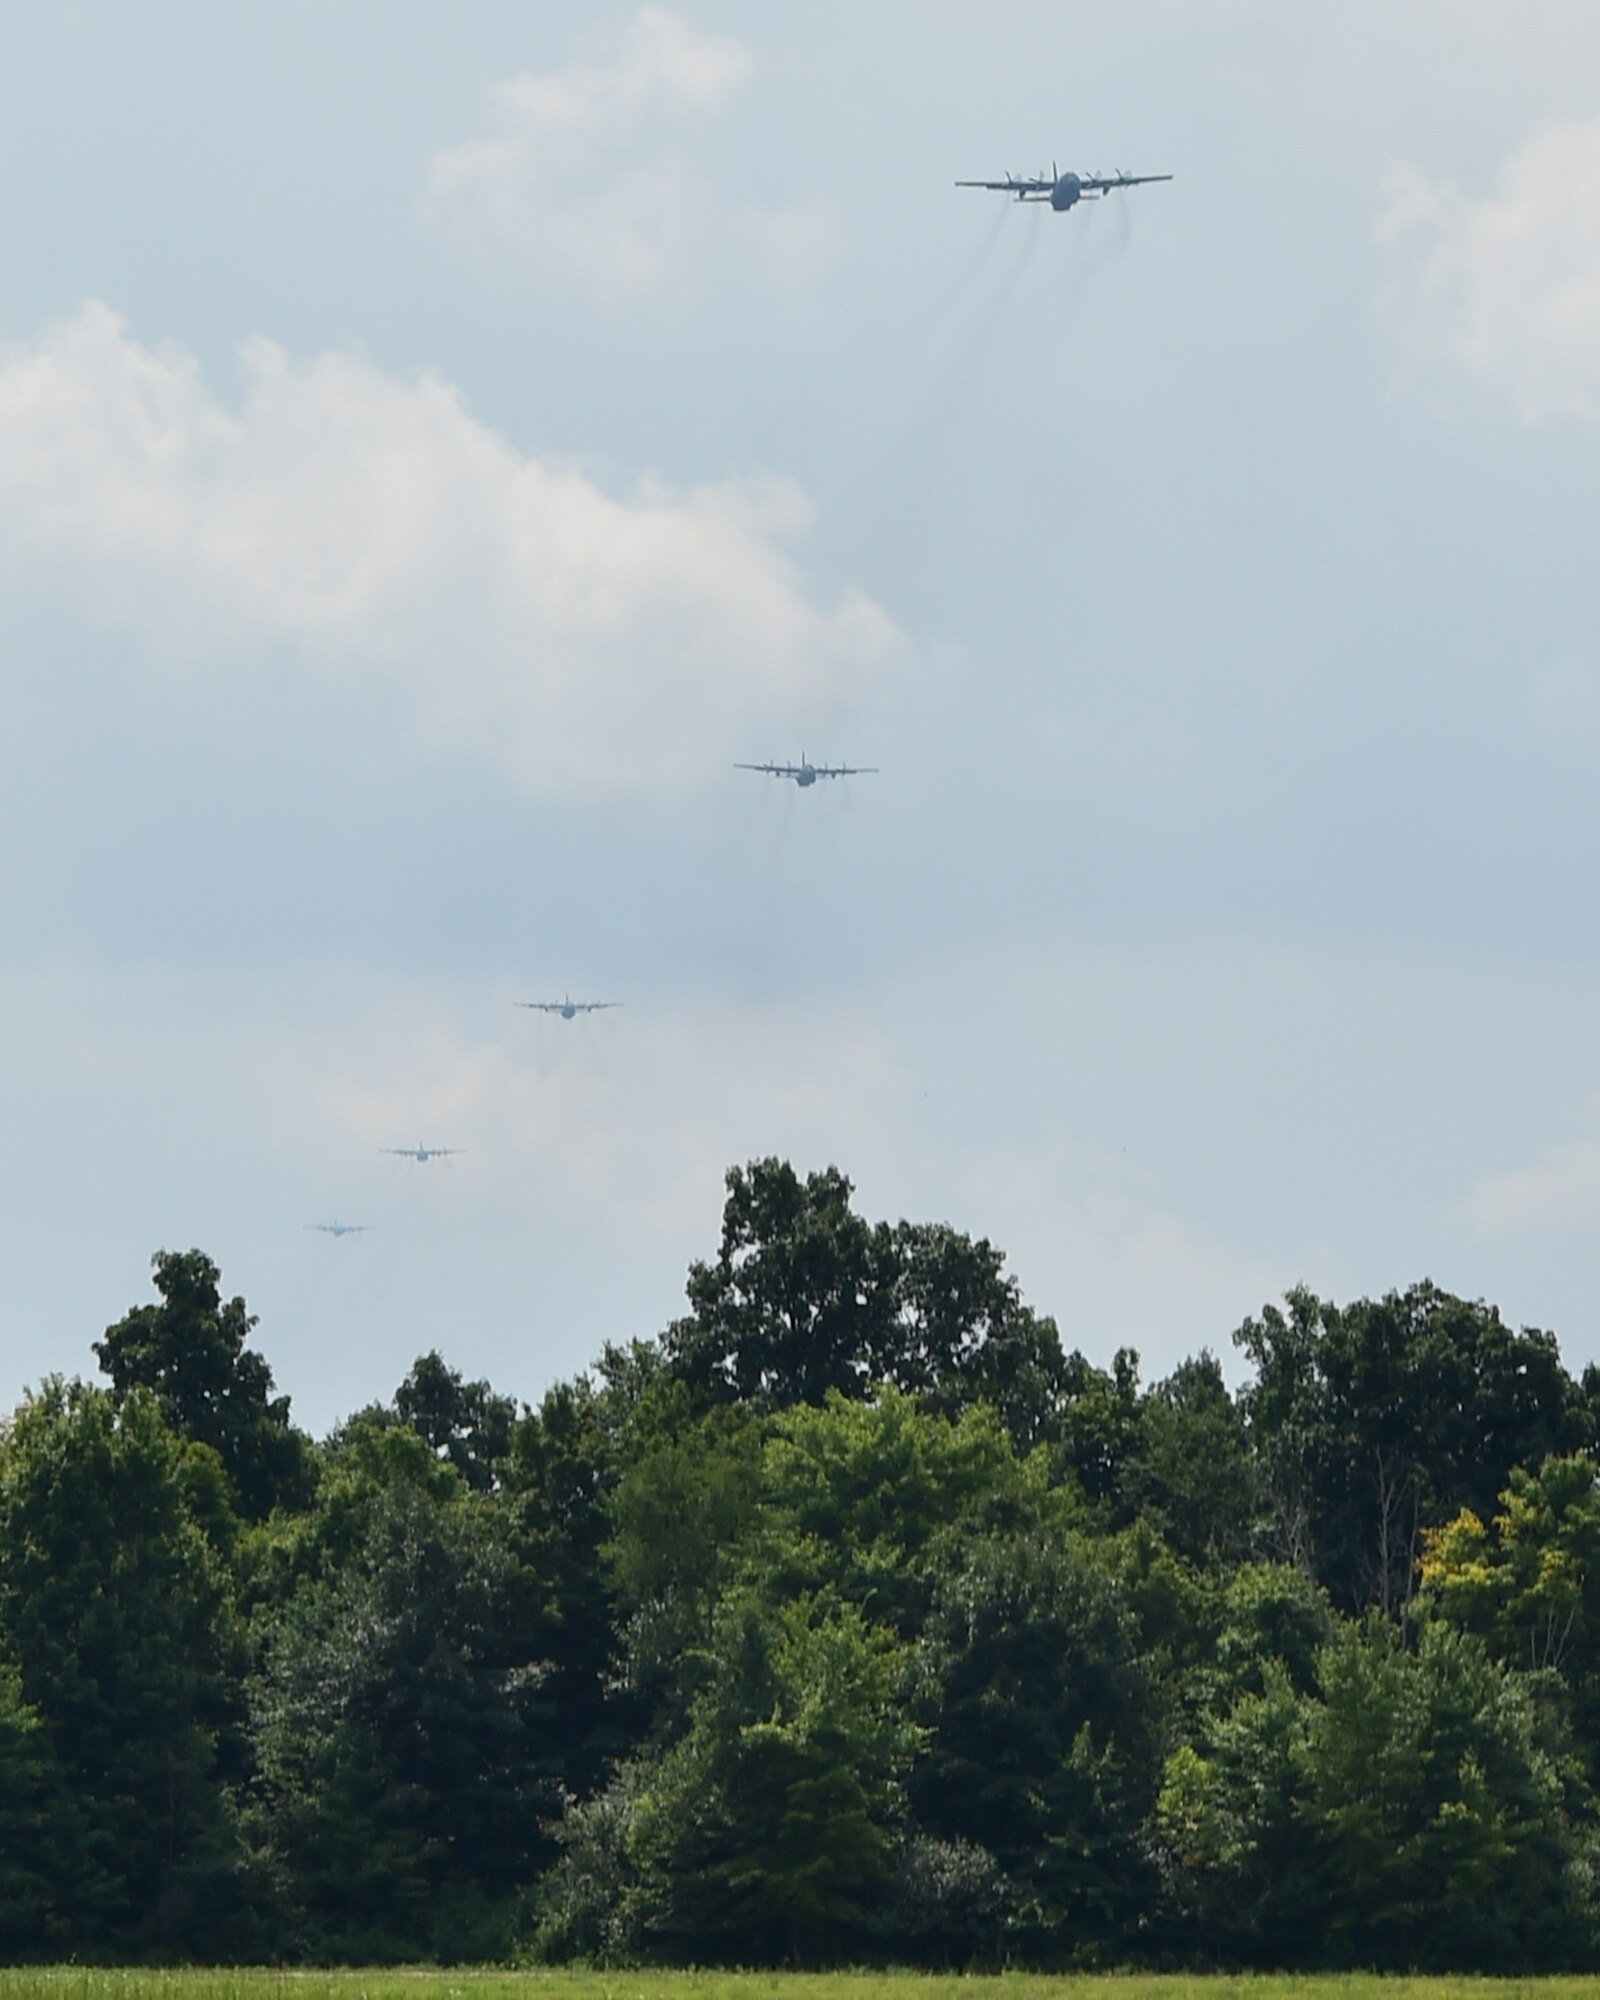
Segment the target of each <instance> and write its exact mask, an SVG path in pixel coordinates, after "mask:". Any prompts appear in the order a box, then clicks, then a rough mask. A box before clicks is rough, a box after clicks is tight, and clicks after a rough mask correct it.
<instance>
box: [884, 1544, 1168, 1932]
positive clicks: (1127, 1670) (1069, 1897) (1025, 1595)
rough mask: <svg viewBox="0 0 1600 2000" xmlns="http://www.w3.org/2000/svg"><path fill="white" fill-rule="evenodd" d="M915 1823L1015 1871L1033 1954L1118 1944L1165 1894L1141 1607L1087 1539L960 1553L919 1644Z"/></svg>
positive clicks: (1021, 1922) (1014, 1903) (1014, 1900)
mask: <svg viewBox="0 0 1600 2000" xmlns="http://www.w3.org/2000/svg"><path fill="white" fill-rule="evenodd" d="M919 1669H920V1671H919V1681H920V1687H921V1693H920V1698H919V1701H918V1707H917V1713H918V1715H919V1719H921V1720H922V1721H923V1722H924V1723H925V1724H926V1726H927V1727H928V1729H929V1731H930V1740H929V1744H928V1749H927V1752H926V1754H925V1755H924V1756H923V1758H922V1759H921V1760H920V1761H919V1763H918V1766H917V1768H916V1770H915V1772H914V1773H913V1776H912V1781H911V1796H912V1801H913V1804H914V1806H915V1810H916V1815H917V1820H918V1822H919V1824H920V1826H921V1827H922V1828H923V1830H924V1831H925V1832H927V1833H930V1834H932V1835H933V1836H934V1837H935V1838H937V1839H940V1840H945V1841H959V1842H964V1843H967V1844H969V1845H970V1846H971V1847H974V1848H978V1849H982V1850H983V1851H984V1852H986V1853H988V1854H989V1855H991V1856H992V1857H993V1858H994V1860H995V1861H996V1862H997V1863H998V1865H999V1867H1000V1868H1001V1869H1002V1870H1003V1872H1004V1875H1005V1878H1006V1882H1007V1887H1008V1895H1009V1899H1010V1910H1011V1916H1010V1925H1009V1931H1008V1938H1009V1944H1010V1948H1011V1950H1012V1951H1014V1952H1016V1953H1017V1954H1019V1955H1021V1956H1022V1957H1024V1958H1025V1959H1027V1960H1029V1961H1031V1962H1034V1963H1062V1962H1069V1961H1080V1960H1085V1959H1089V1958H1092V1957H1094V1956H1095V1955H1096V1954H1097V1953H1099V1954H1103V1953H1109V1952H1115V1951H1116V1950H1118V1949H1119V1948H1122V1947H1125V1946H1126V1944H1127V1943H1128V1942H1129V1940H1130V1939H1131V1937H1132V1935H1133V1930H1134V1926H1135V1924H1136V1921H1137V1916H1138V1912H1139V1911H1140V1909H1141V1908H1143V1907H1145V1906H1146V1905H1147V1904H1148V1902H1149V1900H1150V1898H1151V1895H1152V1893H1153V1888H1154V1882H1153V1878H1152V1877H1151V1876H1150V1875H1149V1874H1148V1873H1147V1867H1146V1863H1145V1860H1144V1858H1143V1850H1142V1845H1141V1838H1140V1836H1141V1828H1142V1826H1143V1823H1144V1821H1145V1819H1146V1816H1147V1814H1148V1812H1149V1809H1150V1807H1151V1805H1152V1804H1153V1802H1154V1798H1155V1792H1156V1786H1157V1781H1158V1778H1159V1762H1160V1760H1159V1744H1158V1736H1157V1729H1156V1722H1157V1716H1156V1704H1155V1699H1154V1695H1153V1691H1152V1689H1151V1687H1150V1685H1149V1682H1148V1680H1147V1678H1146V1674H1145V1671H1144V1665H1143V1662H1142V1660H1141V1658H1140V1654H1139V1648H1138V1634H1137V1628H1136V1625H1135V1621H1134V1619H1133V1617H1132V1616H1131V1614H1130V1613H1129V1611H1128V1609H1127V1608H1126V1606H1125V1605H1124V1604H1123V1603H1122V1601H1121V1600H1120V1597H1119V1594H1118V1592H1117V1589H1116V1586H1115V1584H1114V1582H1113V1581H1112V1579H1111V1577H1110V1576H1109V1575H1108V1573H1107V1571H1106V1569H1105V1568H1104V1567H1103V1566H1102V1565H1101V1564H1100V1563H1099V1562H1097V1561H1096V1560H1095V1559H1094V1555H1093V1553H1092V1550H1091V1548H1090V1546H1089V1545H1088V1544H1087V1543H1086V1542H1085V1541H1084V1540H1083V1539H1082V1538H1081V1537H1079V1536H1077V1535H1075V1534H1070V1533H1062V1532H1060V1531H1057V1532H1055V1533H1052V1534H1047V1535H1041V1534H1039V1533H1030V1534H1020V1535H1009V1536H1008V1535H996V1536H993V1537H987V1538H984V1539H981V1540H979V1541H976V1542H973V1543H969V1544H966V1545H964V1546H961V1547H960V1548H959V1549H958V1550H953V1551H952V1563H951V1567H950V1569H949V1571H948V1572H947V1574H946V1575H945V1576H944V1577H942V1578H941V1580H940V1584H939V1587H938V1590H937V1592H936V1595H935V1599H934V1605H933V1610H932V1613H931V1616H930V1618H929V1621H928V1626H927V1629H926V1631H925V1633H924V1636H923V1638H922V1641H921V1644H920V1647H919Z"/></svg>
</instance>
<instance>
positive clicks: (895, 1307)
mask: <svg viewBox="0 0 1600 2000" xmlns="http://www.w3.org/2000/svg"><path fill="white" fill-rule="evenodd" d="M727 1183H728V1199H727V1202H726V1204H725V1206H724V1209H723V1217H722V1242H721V1247H720V1249H719V1251H718V1254H717V1257H716V1259H715V1261H714V1262H711V1263H696V1264H694V1265H692V1266H691V1267H690V1271H689V1286H688V1290H689V1305H690V1311H689V1314H688V1316H687V1317H685V1318H683V1319H680V1320H678V1321H676V1322H675V1323H674V1325H673V1326H671V1327H670V1328H669V1329H668V1331H667V1334H666V1336H665V1339H664V1342H663V1346H664V1349H665V1352H666V1356H667V1360H668V1365H669V1367H670V1368H671V1369H672V1371H673V1372H674V1373H675V1374H676V1375H677V1376H679V1378H680V1379H682V1380H683V1381H684V1382H686V1383H687V1384H688V1385H689V1387H690V1388H691V1390H692V1391H693V1393H694V1394H695V1395H696V1397H697V1398H699V1399H702V1400H704V1399H729V1398H734V1399H737V1400H739V1401H742V1402H746V1403H753V1404H757V1405H759V1406H761V1407H763V1408H768V1409H784V1408H787V1407H789V1406H790V1405H791V1404H795V1403H812V1404H820V1403H821V1402H823V1401H824V1400H825V1398H826V1397H827V1396H828V1394H829V1393H830V1392H831V1391H837V1392H838V1393H839V1394H841V1395H844V1396H848V1397H851V1398H857V1399H859V1398H861V1397H864V1396H867V1395H869V1394H870V1393H871V1391H872V1389H873V1388H874V1387H875V1386H876V1385H877V1384H880V1383H889V1384H892V1385H893V1386H894V1387H895V1388H898V1389H900V1390H902V1391H903V1392H904V1393H906V1394H907V1395H912V1396H916V1397H918V1398H920V1399H922V1400H924V1401H925V1402H928V1403H930V1404H937V1405H938V1406H939V1407H941V1408H945V1409H948V1410H949V1411H951V1413H952V1414H959V1412H960V1411H962V1410H964V1409H966V1408H968V1407H969V1406H970V1405H971V1404H973V1403H974V1402H978V1401H983V1402H989V1403H992V1404H993V1405H994V1406H995V1407H996V1408H997V1409H999V1410H1000V1412H1001V1414H1002V1416H1003V1417H1004V1419H1005V1422H1006V1424H1007V1427H1008V1429H1009V1430H1010V1431H1011V1434H1012V1436H1013V1439H1014V1440H1015V1441H1016V1442H1017V1443H1018V1444H1019V1445H1023V1446H1027V1445H1030V1444H1032V1443H1034V1442H1037V1441H1038V1439H1040V1438H1041V1437H1043V1436H1045V1435H1047V1434H1048V1433H1049V1430H1050V1425H1051V1421H1052V1414H1053V1410H1054V1406H1055V1401H1056V1398H1057V1396H1058V1393H1059V1390H1060V1385H1061V1371H1062V1366H1063V1364H1062V1359H1061V1348H1060V1341H1059V1339H1058V1336H1057V1334H1056V1330H1055V1327H1054V1325H1053V1324H1052V1323H1051V1322H1050V1321H1049V1320H1041V1319H1037V1318H1036V1317H1035V1316H1034V1315H1033V1314H1032V1313H1031V1312H1029V1311H1028V1310H1027V1308H1026V1307H1024V1306H1023V1305H1022V1303H1021V1300H1020V1298H1019V1296H1018V1292H1017V1287H1016V1284H1015V1282H1014V1280H1012V1279H1010V1278H1008V1277H1006V1276H1005V1274H1004V1270H1003V1263H1004V1260H1003V1258H1002V1257H1001V1255H1000V1253H999V1252H998V1251H997V1250H995V1249H993V1248H992V1246H991V1245H990V1244H988V1243H987V1242H978V1243H973V1242H972V1241H971V1240H970V1239H968V1238H967V1237H964V1236H960V1235H958V1234H957V1233H956V1232H955V1231H954V1230H951V1229H947V1228H943V1227H930V1226H924V1225H919V1224H912V1223H907V1222H902V1223H899V1224H896V1225H894V1226H892V1227H891V1226H890V1225H889V1224H887V1223H878V1224H877V1225H875V1226H873V1225H869V1224H868V1223H866V1222H865V1221H863V1219H862V1218H861V1217H860V1216H859V1215H857V1214H856V1212H855V1210H854V1209H853V1208H852V1206H851V1196H852V1193H853V1189H852V1188H851V1185H850V1182H849V1181H848V1180H847V1179H846V1178H845V1176H844V1175H843V1174H842V1173H840V1172H839V1170H838V1169H837V1168H836V1167H829V1168H827V1169H825V1170H824V1171H823V1172H821V1173H814V1174H810V1175H808V1176H807V1177H806V1178H805V1179H804V1180H802V1179H801V1178H800V1176H799V1175H798V1174H797V1173H796V1172H795V1171H794V1169H793V1168H792V1167H791V1166H789V1165H788V1164H787V1162H785V1161H781V1160H774V1159H768V1160H757V1161H753V1162H752V1163H751V1164H750V1165H749V1166H748V1167H742V1168H741V1167H735V1168H732V1169H730V1171H729V1173H728V1177H727Z"/></svg>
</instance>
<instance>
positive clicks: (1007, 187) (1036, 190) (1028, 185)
mask: <svg viewBox="0 0 1600 2000" xmlns="http://www.w3.org/2000/svg"><path fill="white" fill-rule="evenodd" d="M956 186H957V187H958V188H985V189H987V190H988V192H989V193H990V194H1014V195H1015V196H1016V197H1017V199H1018V201H1026V200H1028V199H1029V198H1030V197H1031V196H1035V195H1047V194H1049V193H1051V191H1052V190H1053V189H1054V187H1055V182H1054V181H1047V180H1018V179H1016V177H1015V176H1014V175H1012V174H1007V175H1006V177H1005V179H1004V180H1003V181H957V182H956Z"/></svg>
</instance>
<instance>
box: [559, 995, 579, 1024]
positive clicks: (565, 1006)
mask: <svg viewBox="0 0 1600 2000" xmlns="http://www.w3.org/2000/svg"><path fill="white" fill-rule="evenodd" d="M577 1016H578V1010H577V1008H576V1007H574V1006H573V1004H572V1002H571V1001H570V1000H565V1001H563V1002H562V1005H561V1018H562V1020H563V1021H573V1020H576V1019H577Z"/></svg>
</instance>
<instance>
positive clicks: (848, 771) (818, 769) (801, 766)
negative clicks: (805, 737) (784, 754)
mask: <svg viewBox="0 0 1600 2000" xmlns="http://www.w3.org/2000/svg"><path fill="white" fill-rule="evenodd" d="M733 768H734V769H735V770H736V771H765V772H766V774H767V776H768V777H769V778H793V779H794V781H795V783H796V784H797V785H798V786H799V787H800V788H801V790H802V791H803V790H804V789H805V787H806V786H807V785H814V784H815V783H816V782H817V780H818V778H859V777H862V776H871V775H873V774H875V773H876V771H877V769H878V767H877V765H876V764H813V763H811V762H810V761H809V759H808V758H807V756H806V753H805V752H804V751H803V750H802V751H801V752H800V761H799V763H798V764H735V765H734V767H733Z"/></svg>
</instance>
